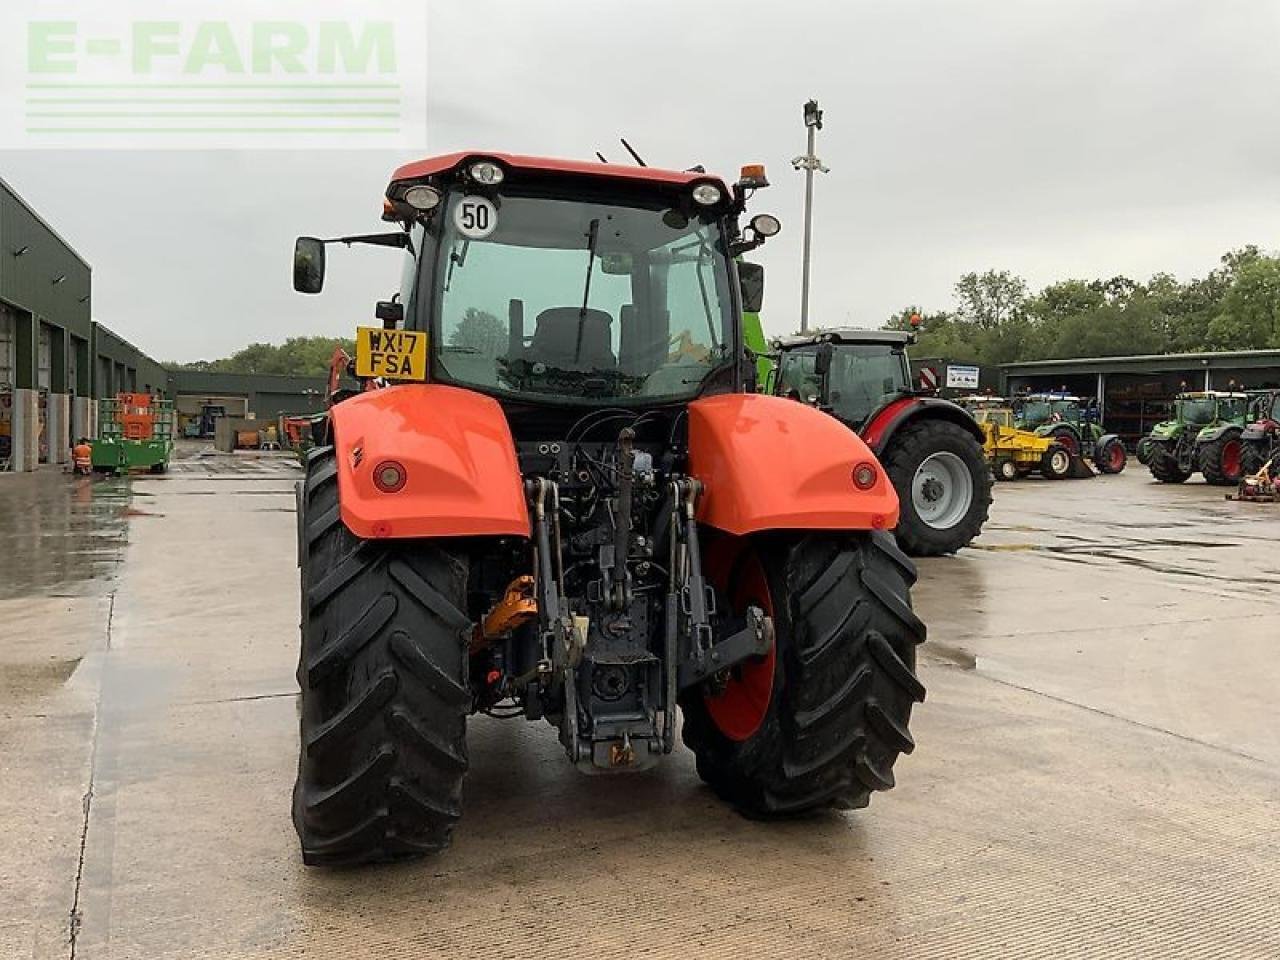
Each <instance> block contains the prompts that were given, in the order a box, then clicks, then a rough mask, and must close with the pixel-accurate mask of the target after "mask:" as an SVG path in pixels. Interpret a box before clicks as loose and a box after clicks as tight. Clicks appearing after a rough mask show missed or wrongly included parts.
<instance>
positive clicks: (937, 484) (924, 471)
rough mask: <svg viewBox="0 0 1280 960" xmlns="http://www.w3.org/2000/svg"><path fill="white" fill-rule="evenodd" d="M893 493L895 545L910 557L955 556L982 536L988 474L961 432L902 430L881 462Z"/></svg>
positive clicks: (978, 451)
mask: <svg viewBox="0 0 1280 960" xmlns="http://www.w3.org/2000/svg"><path fill="white" fill-rule="evenodd" d="M881 460H882V461H883V463H884V468H885V472H886V473H888V475H889V481H890V482H891V483H892V484H893V486H894V489H895V490H897V491H898V503H899V507H900V514H899V517H898V527H897V530H896V531H895V533H896V534H897V538H898V545H899V546H901V547H902V549H903V550H905V551H906V552H907V553H909V554H911V555H912V556H916V557H935V556H939V555H941V554H946V553H955V552H956V551H957V550H959V549H960V548H961V547H966V546H968V545H969V544H970V543H971V542H972V541H973V539H974V538H975V537H976V536H977V535H978V534H979V533H981V532H982V525H983V524H984V523H986V521H987V512H988V510H989V509H990V506H991V472H990V471H989V470H988V468H987V462H986V458H985V457H984V456H983V454H982V447H981V446H980V445H979V444H978V441H977V440H975V439H974V438H973V435H972V434H970V433H969V431H967V430H965V429H964V428H963V427H961V426H958V425H956V424H954V423H951V422H949V421H946V420H924V421H921V422H919V423H915V424H911V425H909V426H907V427H904V428H903V429H902V430H901V431H900V432H898V433H897V434H895V435H894V436H893V438H892V439H891V440H890V441H889V446H888V448H887V449H886V450H885V451H884V454H883V455H882V457H881Z"/></svg>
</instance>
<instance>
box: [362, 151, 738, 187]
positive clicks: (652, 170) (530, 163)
mask: <svg viewBox="0 0 1280 960" xmlns="http://www.w3.org/2000/svg"><path fill="white" fill-rule="evenodd" d="M471 160H495V161H497V162H498V163H499V164H501V165H502V166H504V167H506V168H507V169H509V170H528V171H537V172H542V173H568V174H582V175H585V176H592V177H611V178H613V179H617V180H630V181H633V182H640V183H644V182H648V183H666V184H673V185H675V186H684V185H687V184H690V183H697V182H707V181H710V182H711V183H714V184H716V185H717V186H719V187H720V188H721V189H723V190H724V191H725V196H729V188H728V184H726V183H725V181H724V179H723V178H722V177H719V176H717V175H716V174H712V173H703V172H699V171H697V170H664V169H662V168H661V167H641V166H632V165H629V164H621V163H596V162H588V161H585V160H565V159H560V158H557V157H532V156H526V155H524V154H519V153H495V152H493V151H485V150H466V151H462V152H459V153H446V154H443V155H441V156H438V157H426V158H425V159H422V160H415V161H413V162H412V163H406V164H404V165H403V166H402V167H400V168H398V169H397V170H396V172H395V173H393V174H392V175H391V184H390V185H389V186H388V188H387V189H388V192H390V189H391V186H394V185H396V184H399V183H403V182H405V181H406V180H423V179H426V178H427V177H431V176H435V175H436V174H440V173H448V172H450V171H453V170H456V169H458V168H459V167H461V166H462V165H463V164H465V163H467V162H468V161H471Z"/></svg>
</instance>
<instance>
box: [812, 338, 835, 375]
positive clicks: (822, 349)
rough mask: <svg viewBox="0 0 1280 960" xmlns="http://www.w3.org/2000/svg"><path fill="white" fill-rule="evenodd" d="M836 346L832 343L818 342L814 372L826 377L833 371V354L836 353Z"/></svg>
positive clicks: (814, 359)
mask: <svg viewBox="0 0 1280 960" xmlns="http://www.w3.org/2000/svg"><path fill="white" fill-rule="evenodd" d="M835 352H836V351H835V347H833V346H831V344H830V343H820V344H818V353H817V356H815V357H814V358H813V372H814V373H816V374H817V375H818V376H820V377H825V376H826V375H827V374H828V373H830V372H831V356H832V354H834V353H835Z"/></svg>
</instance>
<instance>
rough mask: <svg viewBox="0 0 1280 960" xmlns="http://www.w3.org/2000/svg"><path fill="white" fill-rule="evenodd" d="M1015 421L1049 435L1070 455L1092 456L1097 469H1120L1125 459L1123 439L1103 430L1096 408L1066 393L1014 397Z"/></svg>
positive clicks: (1021, 426)
mask: <svg viewBox="0 0 1280 960" xmlns="http://www.w3.org/2000/svg"><path fill="white" fill-rule="evenodd" d="M1014 414H1015V417H1016V423H1015V425H1016V426H1017V427H1018V429H1020V430H1030V431H1031V432H1032V433H1034V434H1036V436H1039V437H1048V438H1049V439H1051V440H1053V441H1054V442H1055V443H1058V444H1060V445H1061V446H1063V447H1065V448H1066V449H1067V450H1068V451H1069V452H1070V453H1071V454H1072V456H1077V455H1078V456H1081V457H1087V458H1089V459H1091V460H1092V461H1093V463H1094V466H1096V467H1097V468H1098V471H1099V472H1100V473H1119V472H1120V471H1122V470H1123V469H1124V468H1125V465H1126V464H1127V463H1128V459H1129V458H1128V454H1127V453H1126V451H1125V448H1124V442H1123V441H1121V439H1120V438H1119V437H1118V436H1117V435H1116V434H1114V433H1105V432H1103V429H1102V425H1101V424H1100V423H1099V422H1098V416H1097V408H1096V406H1094V405H1093V404H1091V403H1090V402H1088V401H1081V399H1080V398H1079V397H1076V396H1073V395H1071V394H1068V393H1030V394H1024V395H1022V396H1020V397H1018V398H1017V399H1016V400H1015V401H1014Z"/></svg>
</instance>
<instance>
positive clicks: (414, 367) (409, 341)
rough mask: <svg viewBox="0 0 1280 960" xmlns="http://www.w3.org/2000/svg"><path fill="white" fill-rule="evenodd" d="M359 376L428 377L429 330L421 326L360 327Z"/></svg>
mask: <svg viewBox="0 0 1280 960" xmlns="http://www.w3.org/2000/svg"><path fill="white" fill-rule="evenodd" d="M356 376H358V377H385V378H386V379H388V380H426V379H427V335H426V333H424V332H423V331H421V330H383V329H382V328H381V327H357V328H356Z"/></svg>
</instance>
